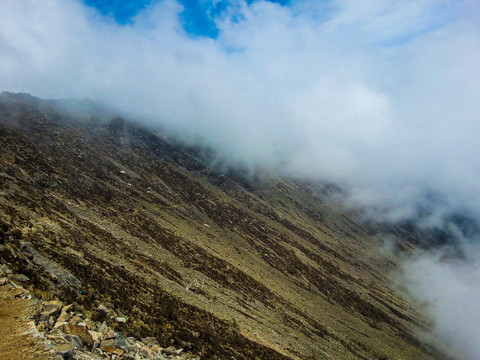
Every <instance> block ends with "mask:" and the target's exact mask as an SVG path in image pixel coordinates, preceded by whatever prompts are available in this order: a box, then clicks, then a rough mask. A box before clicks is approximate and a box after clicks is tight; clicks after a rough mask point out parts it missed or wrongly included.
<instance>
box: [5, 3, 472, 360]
mask: <svg viewBox="0 0 480 360" xmlns="http://www.w3.org/2000/svg"><path fill="white" fill-rule="evenodd" d="M207 3H208V2H207ZM211 3H212V4H216V2H214V1H212V2H211ZM212 6H213V5H212ZM181 13H182V5H180V4H179V3H178V2H175V1H168V0H167V1H156V2H152V4H151V5H150V6H147V7H145V9H144V10H142V11H141V12H139V13H138V14H137V15H136V16H135V17H134V18H133V19H132V21H131V22H130V23H127V24H118V23H117V22H115V21H114V19H113V18H111V17H108V16H104V15H101V14H100V13H99V12H98V11H97V10H95V9H94V8H92V7H88V6H86V5H84V4H83V3H82V2H80V1H74V0H67V1H65V0H55V1H50V2H48V3H40V2H35V1H26V0H21V1H14V2H12V1H9V2H7V1H4V2H2V3H1V4H0V14H2V15H1V18H2V21H1V22H0V53H1V57H0V84H1V86H2V90H8V91H15V92H29V93H32V94H34V95H38V96H41V97H48V98H65V97H67V98H69V97H75V98H90V99H94V100H97V101H100V102H103V103H106V104H108V105H110V106H112V107H114V108H116V109H119V110H120V111H122V112H123V113H124V114H125V115H127V116H132V117H135V118H136V119H141V120H142V121H143V123H145V124H148V125H150V126H152V127H160V126H161V127H162V128H163V129H166V130H168V131H170V132H172V133H176V134H177V135H179V136H181V137H182V139H183V140H184V141H186V142H187V143H190V144H197V143H200V144H206V145H208V146H209V147H211V148H213V149H214V150H215V156H216V157H217V158H216V159H214V160H216V161H218V162H221V163H227V164H232V165H234V166H243V167H245V168H247V169H249V170H250V171H251V172H255V169H257V168H262V169H263V170H268V171H270V172H274V173H278V174H281V175H285V176H289V175H292V174H294V175H295V176H296V177H302V178H305V179H314V180H322V181H326V182H332V183H336V184H338V185H339V186H340V187H341V188H342V189H343V190H344V192H343V195H342V196H343V200H344V201H345V204H346V205H347V206H350V207H352V208H355V209H357V208H361V209H362V211H363V212H364V213H365V214H366V217H367V218H373V219H375V220H379V219H380V218H381V219H383V220H386V221H392V222H395V221H415V222H416V225H418V226H423V227H426V228H434V229H440V230H446V231H447V233H448V234H449V239H448V242H450V243H456V244H459V245H458V246H460V247H461V248H464V253H467V254H469V256H468V259H467V261H464V260H449V261H450V262H445V260H444V259H443V258H445V256H444V257H442V256H441V255H440V256H436V257H434V258H433V260H432V258H430V255H428V257H427V258H424V257H423V256H420V258H419V260H413V264H412V267H409V266H406V271H405V276H406V282H407V284H408V285H409V286H410V288H411V291H412V292H413V293H414V294H416V296H418V297H419V298H420V299H422V300H425V301H427V302H429V303H431V304H432V305H431V309H432V313H433V314H434V315H435V317H436V318H437V325H438V327H439V328H438V331H437V334H438V336H440V338H441V339H453V340H455V339H456V338H455V337H453V338H452V337H451V336H450V335H451V333H450V331H451V332H453V333H455V334H465V335H464V336H465V337H468V338H469V340H462V339H459V340H458V341H457V344H464V343H465V344H466V345H465V347H466V348H468V350H466V355H462V356H465V358H476V357H479V356H480V354H479V353H478V349H475V346H474V345H469V344H475V343H478V341H477V340H478V339H479V338H480V330H479V329H478V327H475V326H472V329H469V330H467V331H464V330H465V329H467V327H466V326H465V325H464V324H466V321H467V320H468V318H469V317H470V315H471V313H472V311H473V312H475V311H476V312H478V305H476V302H475V300H474V299H475V298H476V297H475V296H474V294H476V292H477V290H478V288H479V283H478V280H476V279H477V278H475V277H473V278H472V277H471V274H475V273H476V269H477V268H478V263H479V261H478V256H477V254H478V252H472V251H469V249H470V247H471V246H474V245H472V244H475V243H478V234H477V233H475V232H473V233H470V232H468V231H466V229H465V227H463V226H461V225H459V224H458V222H455V221H453V220H452V219H453V218H454V217H455V215H456V214H457V213H461V214H465V215H466V217H467V218H469V219H471V220H472V221H474V222H475V221H477V220H478V217H479V215H480V207H479V201H478V200H479V199H480V190H479V189H480V188H479V187H478V184H479V183H480V158H479V157H478V149H479V140H478V135H477V134H479V133H480V122H479V121H478V119H479V118H480V101H479V97H480V95H479V94H480V88H479V87H480V63H479V62H478V60H477V59H478V54H479V53H480V30H479V27H478V23H479V22H480V19H479V17H480V5H479V4H478V2H476V1H441V2H438V1H405V2H402V3H401V4H399V3H398V2H394V1H389V0H380V1H364V2H361V4H359V3H357V2H354V1H327V2H319V1H307V0H305V1H300V0H299V1H292V2H290V3H288V4H286V5H280V4H277V3H272V2H267V1H256V2H252V3H247V2H244V1H228V2H226V6H225V7H224V8H223V10H222V11H216V12H213V11H212V12H211V13H209V16H210V17H211V20H212V21H214V23H215V25H216V28H217V29H218V36H216V37H214V38H210V37H205V36H195V35H192V34H191V33H188V32H187V31H186V30H185V28H184V26H183V23H182V21H181V16H180V14H181ZM465 247H466V248H467V249H466V250H465ZM452 261H453V262H454V264H453V265H452V264H451V262H452ZM417 266H418V267H417ZM425 267H426V268H425ZM457 268H462V271H456V270H455V269H457ZM412 269H423V270H422V271H412ZM424 274H425V275H424ZM428 274H432V276H429V275H428ZM447 274H449V275H447ZM433 275H435V276H433ZM446 278H448V279H449V281H448V282H446V283H448V284H450V286H451V288H452V289H455V287H459V286H460V287H462V286H463V284H468V286H467V288H468V289H469V290H468V291H464V292H461V293H462V294H463V296H462V300H465V301H467V302H468V304H469V306H463V302H462V301H456V300H455V299H454V298H449V297H448V296H447V295H448V293H449V292H443V291H440V290H439V289H438V287H436V286H435V284H436V282H435V281H437V279H438V281H441V282H442V281H443V280H444V279H446ZM415 284H418V286H415ZM455 284H456V285H455ZM449 288H450V287H449ZM442 304H447V305H448V306H447V307H444V306H442ZM449 307H452V308H454V309H455V311H454V312H455V313H458V316H457V317H455V318H456V319H457V321H449V320H448V318H445V316H448V313H449V310H447V308H448V309H450V308H449ZM465 309H470V310H468V311H467V310H465ZM471 309H473V310H471ZM464 310H465V312H464ZM446 319H447V320H448V321H446ZM447 324H448V326H447ZM462 336H463V335H462ZM462 346H463V345H458V347H462ZM452 348H453V349H454V351H457V350H458V349H457V348H456V347H455V346H453V347H452ZM459 356H460V355H459Z"/></svg>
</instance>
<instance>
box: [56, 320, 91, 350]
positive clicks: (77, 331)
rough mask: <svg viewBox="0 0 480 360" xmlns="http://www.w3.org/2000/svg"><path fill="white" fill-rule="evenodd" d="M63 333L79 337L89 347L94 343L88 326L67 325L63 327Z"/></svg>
mask: <svg viewBox="0 0 480 360" xmlns="http://www.w3.org/2000/svg"><path fill="white" fill-rule="evenodd" d="M63 331H64V332H65V334H69V335H76V336H78V337H79V338H80V339H82V342H83V343H84V344H85V345H87V346H92V345H93V343H94V339H93V337H92V334H90V332H89V331H88V329H87V327H86V326H81V325H71V324H66V325H63Z"/></svg>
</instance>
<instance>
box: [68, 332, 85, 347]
mask: <svg viewBox="0 0 480 360" xmlns="http://www.w3.org/2000/svg"><path fill="white" fill-rule="evenodd" d="M65 340H67V341H68V342H69V343H70V344H72V345H73V347H74V348H75V349H77V350H83V342H82V339H80V337H78V336H77V335H65Z"/></svg>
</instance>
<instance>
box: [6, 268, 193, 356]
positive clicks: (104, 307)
mask: <svg viewBox="0 0 480 360" xmlns="http://www.w3.org/2000/svg"><path fill="white" fill-rule="evenodd" d="M28 281H29V279H28V278H27V277H26V276H25V275H22V274H14V273H12V272H11V271H10V269H9V268H8V267H6V266H5V265H2V264H0V360H4V359H5V360H7V359H8V360H106V359H108V360H114V359H115V360H142V359H154V360H167V359H174V360H200V358H199V357H195V356H194V355H192V354H191V353H189V352H188V348H189V347H190V346H191V344H190V343H186V342H184V343H183V347H181V348H178V347H174V346H168V347H166V348H164V347H161V346H160V345H159V343H158V342H157V340H156V339H155V338H153V337H145V338H142V339H141V340H140V339H136V338H134V337H126V336H125V335H124V334H123V333H121V332H118V331H115V330H114V328H113V327H111V326H110V325H114V324H115V323H117V324H121V323H124V322H127V321H128V318H127V317H124V316H122V315H120V314H117V313H116V312H115V311H114V310H113V309H112V308H111V304H109V303H102V304H101V305H100V306H99V307H98V309H96V311H97V312H103V313H104V314H103V315H104V317H105V318H108V319H109V321H108V323H107V321H103V322H95V321H92V320H91V319H89V318H88V317H87V316H85V315H84V314H83V313H82V312H79V311H81V309H79V308H78V306H76V304H68V305H67V304H63V303H62V302H60V301H57V300H52V301H42V300H40V299H35V298H34V297H33V296H32V294H31V293H30V292H29V291H28V290H26V289H25V288H24V287H23V286H22V285H21V284H22V283H27V282H28Z"/></svg>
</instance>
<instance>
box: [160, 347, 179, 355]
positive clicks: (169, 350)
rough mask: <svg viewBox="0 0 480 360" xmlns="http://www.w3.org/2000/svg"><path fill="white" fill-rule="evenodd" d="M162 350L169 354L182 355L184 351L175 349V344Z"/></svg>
mask: <svg viewBox="0 0 480 360" xmlns="http://www.w3.org/2000/svg"><path fill="white" fill-rule="evenodd" d="M162 351H163V352H164V353H165V354H167V355H180V354H181V353H182V352H183V349H175V348H174V347H173V346H169V347H168V348H166V349H163V350H162Z"/></svg>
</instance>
